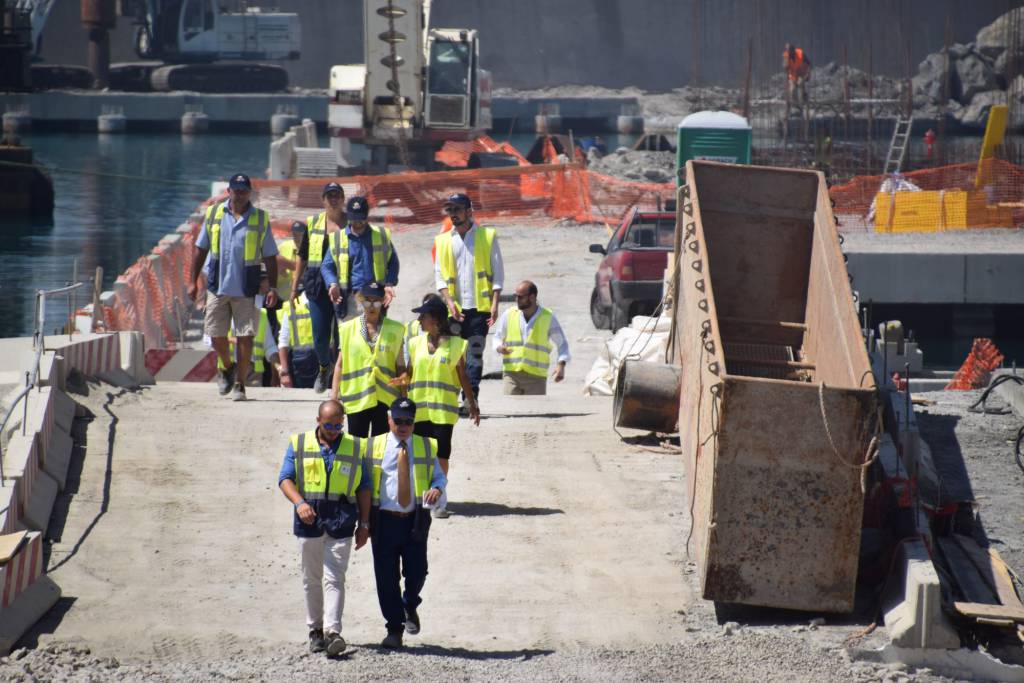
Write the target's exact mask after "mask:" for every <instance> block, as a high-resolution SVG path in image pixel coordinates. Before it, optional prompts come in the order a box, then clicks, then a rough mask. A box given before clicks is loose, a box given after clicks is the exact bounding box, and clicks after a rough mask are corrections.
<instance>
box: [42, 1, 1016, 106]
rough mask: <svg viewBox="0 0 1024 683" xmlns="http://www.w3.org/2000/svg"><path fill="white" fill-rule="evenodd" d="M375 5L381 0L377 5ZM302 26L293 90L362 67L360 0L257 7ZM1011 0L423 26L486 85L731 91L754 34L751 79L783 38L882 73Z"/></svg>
mask: <svg viewBox="0 0 1024 683" xmlns="http://www.w3.org/2000/svg"><path fill="white" fill-rule="evenodd" d="M380 1H381V2H385V1H386V0H380ZM266 4H272V5H275V6H277V7H279V8H280V9H282V10H284V11H295V12H298V13H299V14H300V16H301V20H302V31H303V56H302V59H300V60H298V61H297V62H290V63H287V66H288V69H289V72H290V73H291V76H292V83H293V84H294V85H299V86H304V87H314V88H322V87H326V83H327V74H328V70H329V68H330V66H331V65H332V64H344V63H359V62H362V2H361V0H273V1H272V2H271V0H266ZM1021 4H1022V3H1021V2H1011V1H1009V0H972V1H971V2H958V1H956V0H833V1H829V0H557V1H554V0H515V1H514V2H513V1H512V0H434V4H433V15H432V21H431V23H432V25H433V26H435V27H467V28H476V29H479V30H480V32H481V43H482V44H481V59H482V62H483V65H484V67H485V68H488V69H490V70H491V71H493V72H494V81H495V86H496V87H513V88H534V87H545V86H554V85H564V84H587V85H603V86H607V87H612V88H618V87H624V86H628V85H634V86H638V87H641V88H644V89H650V90H664V89H670V88H674V87H679V86H682V85H687V84H691V83H693V82H694V80H695V79H696V80H697V81H699V82H700V83H701V84H705V85H707V84H715V85H724V86H731V87H738V86H739V85H740V84H741V83H742V81H743V78H744V73H745V70H746V64H747V43H748V40H750V39H753V56H754V59H753V63H754V78H755V80H760V79H763V78H766V77H767V76H769V75H771V74H772V73H775V72H777V71H778V70H779V62H780V60H781V57H780V55H781V52H782V46H783V44H784V43H785V42H787V41H789V42H793V43H795V44H798V45H800V46H802V47H804V48H806V50H807V51H808V54H809V56H810V58H811V60H812V62H813V63H814V64H819V65H820V64H825V63H826V62H829V61H841V60H842V55H843V47H844V46H846V49H847V53H848V56H849V62H850V64H852V65H853V66H856V67H858V68H861V69H867V68H868V62H869V55H871V58H872V61H873V65H874V70H875V71H876V72H878V73H886V74H888V75H893V76H897V75H902V74H904V73H905V69H906V63H907V60H908V57H909V62H910V65H911V69H912V71H913V72H916V71H917V64H918V62H920V61H921V59H923V58H924V56H925V55H927V54H928V53H931V52H936V51H938V50H939V49H940V48H941V47H942V45H943V41H944V32H945V26H946V21H947V17H948V18H949V21H950V26H951V30H952V34H953V41H954V42H963V43H966V42H970V41H971V40H973V39H974V35H975V34H976V33H977V31H978V29H979V28H981V27H982V26H985V25H986V24H988V23H990V22H991V21H993V20H994V19H995V18H996V17H998V16H999V15H1000V14H1003V13H1004V12H1006V11H1008V10H1010V9H1011V8H1013V7H1016V6H1019V5H1021ZM78 12H79V3H78V2H74V1H72V0H61V2H60V3H58V6H57V7H56V8H55V9H54V11H53V14H52V15H51V17H50V22H49V24H48V26H47V28H46V32H45V33H44V37H43V57H44V59H45V61H47V62H51V63H72V64H84V63H85V54H86V40H85V32H84V30H83V29H82V28H81V24H80V22H79V15H78ZM131 36H132V31H131V26H130V24H129V22H128V21H126V20H123V19H122V20H120V23H119V26H118V28H117V29H116V31H115V32H114V35H113V36H112V39H111V45H112V46H113V48H112V49H113V55H112V58H113V61H132V60H135V59H136V57H135V55H134V54H133V52H132V48H131V43H132V37H131Z"/></svg>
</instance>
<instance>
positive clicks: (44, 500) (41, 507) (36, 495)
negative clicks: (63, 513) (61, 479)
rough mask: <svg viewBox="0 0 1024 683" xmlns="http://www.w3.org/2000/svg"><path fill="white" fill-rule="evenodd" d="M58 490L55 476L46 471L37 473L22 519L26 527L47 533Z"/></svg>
mask: <svg viewBox="0 0 1024 683" xmlns="http://www.w3.org/2000/svg"><path fill="white" fill-rule="evenodd" d="M57 491H58V487H57V482H56V480H54V478H53V477H51V476H50V475H49V474H47V473H46V472H44V471H39V472H38V473H36V476H35V480H34V481H33V482H32V490H31V491H29V492H28V500H27V502H26V503H25V516H24V517H23V518H22V520H21V522H22V524H23V525H24V526H25V527H26V528H28V529H34V530H36V531H41V532H43V533H46V527H48V526H49V525H50V513H52V512H53V503H54V502H55V501H56V500H57Z"/></svg>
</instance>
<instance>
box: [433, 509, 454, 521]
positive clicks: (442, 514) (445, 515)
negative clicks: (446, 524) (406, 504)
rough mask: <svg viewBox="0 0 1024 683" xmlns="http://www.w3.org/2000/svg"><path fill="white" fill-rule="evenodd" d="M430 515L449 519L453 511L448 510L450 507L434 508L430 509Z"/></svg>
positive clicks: (435, 517)
mask: <svg viewBox="0 0 1024 683" xmlns="http://www.w3.org/2000/svg"><path fill="white" fill-rule="evenodd" d="M430 516H431V517H433V518H434V519H448V518H449V517H451V516H452V513H450V512H448V508H434V509H433V510H431V511H430Z"/></svg>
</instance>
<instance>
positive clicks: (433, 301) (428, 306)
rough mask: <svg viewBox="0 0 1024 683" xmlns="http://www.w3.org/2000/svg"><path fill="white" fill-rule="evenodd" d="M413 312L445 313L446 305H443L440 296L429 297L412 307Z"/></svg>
mask: <svg viewBox="0 0 1024 683" xmlns="http://www.w3.org/2000/svg"><path fill="white" fill-rule="evenodd" d="M412 312H413V313H444V314H446V315H447V313H448V306H446V305H445V303H444V299H442V298H441V297H436V298H435V297H431V298H430V299H427V300H426V301H424V302H423V303H422V304H420V305H419V306H418V307H417V308H414V309H412Z"/></svg>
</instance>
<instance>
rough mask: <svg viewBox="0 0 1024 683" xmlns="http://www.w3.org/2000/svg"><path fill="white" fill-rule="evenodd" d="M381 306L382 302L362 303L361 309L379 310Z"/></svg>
mask: <svg viewBox="0 0 1024 683" xmlns="http://www.w3.org/2000/svg"><path fill="white" fill-rule="evenodd" d="M383 305H384V302H383V301H365V300H364V301H363V308H380V307H381V306H383Z"/></svg>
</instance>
